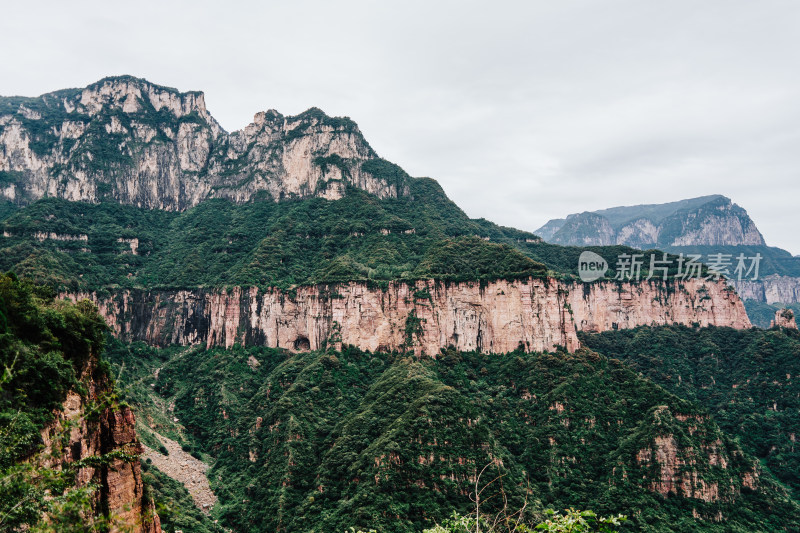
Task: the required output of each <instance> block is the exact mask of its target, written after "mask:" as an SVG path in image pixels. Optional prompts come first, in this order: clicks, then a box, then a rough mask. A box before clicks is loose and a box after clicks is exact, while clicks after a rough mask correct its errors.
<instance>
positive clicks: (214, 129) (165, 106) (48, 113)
mask: <svg viewBox="0 0 800 533" xmlns="http://www.w3.org/2000/svg"><path fill="white" fill-rule="evenodd" d="M348 187H356V188H359V189H362V190H365V191H367V192H369V193H370V194H373V195H375V196H377V197H379V198H391V197H398V196H402V195H403V194H407V193H408V187H407V185H406V184H405V183H404V182H403V174H402V173H400V172H398V171H397V170H396V169H394V168H393V166H392V165H389V164H387V163H386V162H385V161H383V160H381V159H380V158H379V157H378V156H377V154H376V153H375V151H374V150H373V149H372V148H371V147H370V146H369V144H368V143H367V142H366V141H365V140H364V137H363V136H362V135H361V132H360V131H359V129H358V127H357V126H356V124H355V123H354V122H353V121H351V120H350V119H348V118H332V117H329V116H327V115H326V114H325V113H323V112H322V111H320V110H319V109H316V108H312V109H309V110H308V111H306V112H304V113H302V114H300V115H297V116H288V117H287V116H283V115H281V114H280V113H278V112H277V111H274V110H270V111H266V112H260V113H257V114H256V115H255V117H254V119H253V122H252V123H251V124H250V125H248V126H247V127H246V128H244V129H243V130H241V131H236V132H233V133H227V132H226V131H224V130H223V129H222V127H220V125H219V124H218V123H217V121H216V120H215V119H214V117H213V116H211V114H210V113H209V112H208V110H207V109H206V105H205V99H204V96H203V93H201V92H185V93H182V92H179V91H177V90H175V89H171V88H168V87H162V86H159V85H155V84H153V83H150V82H148V81H146V80H143V79H138V78H133V77H130V76H123V77H114V78H106V79H103V80H100V81H99V82H97V83H94V84H92V85H89V86H88V87H86V88H84V89H69V90H63V91H56V92H53V93H48V94H44V95H42V96H40V97H38V98H20V97H12V98H7V97H0V196H1V197H3V198H6V199H8V200H11V201H13V202H15V203H18V204H26V203H30V202H32V201H35V200H38V199H40V198H43V197H50V198H63V199H66V200H70V201H84V202H100V201H104V200H113V201H117V202H120V203H122V204H127V205H133V206H137V207H144V208H148V209H166V210H176V211H182V210H185V209H187V208H189V207H192V206H195V205H197V204H198V203H200V202H202V201H203V200H206V199H209V198H228V199H231V200H234V201H236V202H246V201H250V200H252V199H254V198H256V197H259V196H264V197H268V198H272V199H274V200H280V199H288V198H314V197H320V198H328V199H337V198H341V197H342V196H343V195H344V194H345V193H346V190H347V188H348Z"/></svg>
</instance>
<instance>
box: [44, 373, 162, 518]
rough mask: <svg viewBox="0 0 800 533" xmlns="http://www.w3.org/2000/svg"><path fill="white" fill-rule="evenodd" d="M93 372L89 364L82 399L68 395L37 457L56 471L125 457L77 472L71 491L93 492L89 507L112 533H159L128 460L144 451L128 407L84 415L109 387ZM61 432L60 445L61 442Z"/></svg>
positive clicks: (134, 461) (137, 470)
mask: <svg viewBox="0 0 800 533" xmlns="http://www.w3.org/2000/svg"><path fill="white" fill-rule="evenodd" d="M94 370H95V368H94V364H90V365H89V366H88V368H87V369H86V371H85V372H84V374H83V379H82V381H83V383H87V384H88V385H89V391H88V394H87V395H83V396H82V395H80V394H78V393H76V392H74V391H70V392H68V393H67V397H66V399H65V401H64V403H63V409H62V410H61V411H59V412H57V413H56V417H55V419H54V420H53V422H51V423H50V424H48V426H47V427H46V428H45V429H44V430H43V431H42V440H43V442H44V444H45V452H44V453H43V454H41V456H42V457H46V458H47V459H46V460H45V464H46V466H51V467H56V468H57V467H58V466H59V465H62V464H65V463H72V462H75V461H80V460H86V459H87V458H100V457H101V456H108V454H112V457H113V454H114V453H115V452H117V453H123V454H125V455H127V456H129V459H126V458H123V457H116V458H112V459H111V460H110V461H109V462H108V463H107V464H103V463H98V465H97V466H96V467H92V466H86V467H84V468H81V469H80V470H79V471H78V475H77V480H76V481H77V485H78V486H86V485H88V484H93V485H96V486H98V487H99V488H98V489H97V490H96V491H94V493H93V501H92V506H93V507H94V510H95V512H96V513H98V514H99V513H102V514H105V515H107V516H108V517H110V518H111V523H112V527H111V531H112V532H123V531H125V532H133V533H160V532H161V525H160V521H159V517H158V515H157V514H156V512H155V505H154V503H153V502H152V501H150V500H149V499H147V498H146V497H145V494H144V484H143V482H142V475H141V466H140V464H139V460H138V458H135V457H133V458H130V457H131V456H135V455H138V454H141V453H142V452H143V451H144V450H143V448H142V445H141V444H140V443H139V440H138V438H137V436H136V429H135V425H136V422H135V419H134V415H133V412H132V411H131V409H130V408H129V407H121V406H118V405H116V404H113V403H112V404H111V405H109V406H105V407H102V408H101V409H100V411H99V413H94V414H93V416H90V415H89V411H90V406H91V407H92V408H93V409H95V410H96V406H98V405H102V404H103V401H104V397H105V396H106V395H107V394H108V393H109V392H110V388H111V387H112V386H111V385H110V384H109V383H107V382H105V380H102V381H100V382H98V381H97V380H96V379H93V378H92V374H93V373H94ZM65 431H66V432H68V436H67V438H66V441H64V440H62V438H63V437H62V436H63V434H64V432H65Z"/></svg>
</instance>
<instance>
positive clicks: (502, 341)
mask: <svg viewBox="0 0 800 533" xmlns="http://www.w3.org/2000/svg"><path fill="white" fill-rule="evenodd" d="M62 296H63V297H69V298H72V299H81V298H89V299H91V300H93V301H94V302H95V303H96V304H97V305H98V307H99V309H100V313H101V314H102V315H103V316H104V317H105V319H106V321H107V322H108V324H109V325H110V326H111V328H112V329H113V330H114V332H115V333H116V335H118V336H119V337H120V338H122V339H124V340H127V341H135V340H139V341H145V342H147V343H149V344H153V345H159V346H164V345H169V344H180V345H190V344H203V345H205V346H207V347H212V346H224V347H230V346H233V345H234V344H236V343H242V344H248V345H263V346H271V347H281V348H287V349H292V350H296V351H304V350H315V349H318V348H320V347H323V346H325V345H326V343H333V344H334V345H338V344H347V345H354V346H357V347H359V348H361V349H364V350H370V351H392V350H414V351H415V352H416V353H426V354H429V355H433V354H436V353H438V352H439V350H440V349H442V348H446V347H448V346H454V347H455V348H456V349H458V350H462V351H472V350H475V351H480V352H485V353H504V352H510V351H513V350H516V349H517V348H519V347H522V348H523V349H524V350H526V351H545V350H553V349H555V348H556V347H557V346H563V347H565V348H567V349H568V350H571V351H573V350H575V349H577V348H578V347H579V341H578V337H577V332H578V331H590V332H600V331H607V330H611V329H617V328H620V329H623V328H632V327H636V326H640V325H662V324H685V325H693V324H697V325H700V326H707V325H716V326H729V327H734V328H746V327H749V326H750V322H749V320H748V318H747V315H746V312H745V309H744V306H743V304H742V302H741V300H739V298H738V296H737V295H736V293H735V292H734V291H733V290H732V289H730V288H729V287H728V286H727V285H725V284H724V282H703V281H701V280H690V281H688V282H684V283H678V282H669V283H656V282H653V283H649V282H644V283H638V284H637V283H616V282H603V283H592V284H581V283H571V282H562V281H558V280H555V279H552V278H544V279H542V278H530V279H523V280H514V281H507V280H498V281H492V282H488V283H479V282H462V283H443V282H438V283H437V282H434V281H419V282H416V283H406V282H393V283H391V284H390V285H389V286H388V288H386V289H381V288H378V287H371V286H369V285H368V284H366V283H348V284H341V285H329V286H316V287H314V286H307V287H298V288H296V289H294V290H292V291H288V292H282V291H279V290H268V291H260V290H258V289H257V288H251V289H239V288H235V289H231V290H222V291H204V290H193V291H121V292H118V293H116V294H114V295H112V296H110V297H101V296H98V295H97V294H70V295H66V294H65V295H62Z"/></svg>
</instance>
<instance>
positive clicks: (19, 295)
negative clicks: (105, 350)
mask: <svg viewBox="0 0 800 533" xmlns="http://www.w3.org/2000/svg"><path fill="white" fill-rule="evenodd" d="M104 339H105V324H104V323H103V321H102V319H101V318H100V317H99V316H98V315H97V312H96V310H95V309H94V307H93V306H92V304H91V303H89V302H81V303H79V304H77V305H73V304H70V303H67V302H57V301H54V300H53V298H52V295H51V294H50V293H49V291H48V290H47V289H42V288H40V287H36V286H33V285H30V284H29V283H26V282H21V281H19V280H18V279H17V278H16V277H15V276H13V275H11V276H9V275H0V369H2V372H3V374H2V378H0V529H2V530H3V531H13V530H17V529H18V528H23V529H24V528H25V527H31V526H34V527H33V529H34V530H35V531H50V530H53V531H56V530H57V531H72V529H70V528H71V527H77V526H79V525H80V526H81V527H84V528H85V529H82V531H95V529H94V527H95V526H96V527H100V524H102V523H103V521H104V520H103V517H94V518H93V514H92V513H91V508H90V506H89V505H90V497H91V494H92V492H93V491H94V490H95V489H96V487H95V486H92V485H88V486H84V487H82V488H79V489H78V488H76V487H75V486H74V480H75V475H76V472H77V470H78V468H79V466H80V465H79V464H75V465H68V466H66V467H65V468H63V469H51V468H48V467H45V466H41V465H40V464H39V463H38V462H37V461H23V460H26V459H29V458H31V457H33V456H35V455H36V454H37V453H39V452H41V451H42V440H41V436H40V431H41V430H42V428H43V427H44V425H45V424H46V423H47V422H49V421H50V420H51V419H52V417H53V410H54V409H59V408H60V407H61V403H62V402H63V401H64V398H65V397H66V394H67V391H69V390H73V391H77V392H79V393H81V394H86V393H87V388H86V385H87V382H88V381H89V380H91V381H93V382H95V383H107V382H108V379H109V378H108V375H107V366H104V365H94V364H91V363H90V362H91V361H93V360H95V361H96V357H97V356H98V354H99V352H100V351H101V350H102V347H103V343H104ZM57 446H58V441H56V442H54V444H53V449H51V450H49V451H48V452H47V453H52V454H54V456H56V457H57V456H58V454H57V451H58V449H57ZM45 514H49V515H50V516H51V517H55V518H53V519H52V520H50V521H47V520H44V521H43V520H42V517H43V515H45Z"/></svg>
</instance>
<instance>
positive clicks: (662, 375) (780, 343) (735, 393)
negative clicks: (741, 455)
mask: <svg viewBox="0 0 800 533" xmlns="http://www.w3.org/2000/svg"><path fill="white" fill-rule="evenodd" d="M581 340H582V341H583V342H584V343H585V344H586V345H587V346H589V347H591V348H592V349H594V350H597V351H599V352H601V353H603V354H605V355H606V356H608V357H615V358H618V359H620V360H622V361H624V362H626V363H627V364H629V365H630V366H631V368H633V369H634V370H636V371H638V372H640V373H641V374H642V375H644V376H646V377H647V378H649V379H651V380H652V381H654V382H655V383H658V384H660V385H661V386H663V387H664V388H666V389H667V390H669V391H670V392H672V393H674V394H677V395H679V396H681V397H684V398H687V399H690V400H692V401H695V402H697V403H699V404H700V405H703V406H704V407H705V408H706V409H708V411H709V412H711V413H713V415H714V419H715V420H716V421H717V423H718V424H719V425H720V427H721V428H722V429H723V430H724V431H726V432H727V433H728V434H731V435H734V434H735V435H739V436H740V437H739V438H740V442H741V443H742V446H743V447H744V449H745V451H747V452H748V453H750V454H752V455H754V456H755V457H758V458H759V459H760V460H761V461H763V463H764V464H765V465H766V466H767V467H768V468H769V470H770V471H771V472H772V473H773V474H775V476H776V477H777V478H778V479H779V480H780V481H781V482H783V483H785V484H786V485H787V486H788V487H790V489H791V490H792V492H793V493H794V495H795V497H798V495H800V448H798V447H797V446H796V440H797V431H798V428H800V402H799V401H798V398H800V390H799V387H798V383H797V376H798V375H800V374H798V373H800V334H798V332H797V330H796V329H782V330H769V331H762V330H757V329H751V330H745V331H737V330H732V329H727V328H708V329H689V328H682V327H665V328H639V329H635V330H629V331H616V332H606V333H603V334H600V335H584V336H582V339H581Z"/></svg>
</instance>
